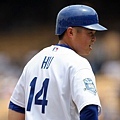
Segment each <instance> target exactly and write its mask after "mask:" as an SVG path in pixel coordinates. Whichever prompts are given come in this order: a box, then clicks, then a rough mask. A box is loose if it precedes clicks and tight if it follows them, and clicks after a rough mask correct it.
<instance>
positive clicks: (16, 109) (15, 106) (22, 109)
mask: <svg viewBox="0 0 120 120" xmlns="http://www.w3.org/2000/svg"><path fill="white" fill-rule="evenodd" d="M9 109H11V110H14V111H16V112H19V113H23V114H25V108H23V107H20V106H18V105H16V104H14V103H13V102H11V101H10V103H9Z"/></svg>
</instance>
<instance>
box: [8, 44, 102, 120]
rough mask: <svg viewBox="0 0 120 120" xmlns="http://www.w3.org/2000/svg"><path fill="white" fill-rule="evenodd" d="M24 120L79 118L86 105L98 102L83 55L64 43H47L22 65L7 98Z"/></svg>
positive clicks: (97, 103)
mask: <svg viewBox="0 0 120 120" xmlns="http://www.w3.org/2000/svg"><path fill="white" fill-rule="evenodd" d="M10 101H11V102H13V103H14V104H16V105H18V106H20V107H22V108H25V120H35V119H36V120H79V113H80V111H81V110H82V109H83V108H84V107H85V106H87V105H98V106H99V107H98V113H100V109H101V105H100V101H99V97H98V93H97V90H96V82H95V76H94V74H93V71H92V68H91V66H90V64H89V62H88V60H87V59H85V58H83V57H81V56H79V55H78V54H77V53H75V52H74V51H73V50H72V49H70V48H69V47H68V46H62V45H51V46H50V47H47V48H44V49H43V50H42V51H40V52H39V53H38V54H36V55H35V56H34V57H33V58H32V59H31V60H30V61H29V62H28V63H27V65H26V66H25V68H24V70H23V72H22V74H21V77H20V79H19V81H18V83H17V85H16V87H15V89H14V92H13V94H12V96H11V99H10Z"/></svg>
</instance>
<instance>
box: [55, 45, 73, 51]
mask: <svg viewBox="0 0 120 120" xmlns="http://www.w3.org/2000/svg"><path fill="white" fill-rule="evenodd" d="M56 45H57V46H61V47H65V48H69V49H71V50H72V48H71V47H70V46H68V45H66V44H56Z"/></svg>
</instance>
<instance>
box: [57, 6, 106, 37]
mask: <svg viewBox="0 0 120 120" xmlns="http://www.w3.org/2000/svg"><path fill="white" fill-rule="evenodd" d="M75 26H76V27H78V26H81V27H84V28H88V29H92V30H96V31H104V30H107V29H106V28H105V27H103V26H102V25H100V24H99V19H98V15H97V12H96V11H95V10H94V9H93V8H91V7H89V6H86V5H70V6H67V7H65V8H63V9H62V10H61V11H60V12H59V13H58V15H57V19H56V30H55V34H56V35H61V34H62V33H63V32H64V31H65V30H66V29H67V28H68V27H75Z"/></svg>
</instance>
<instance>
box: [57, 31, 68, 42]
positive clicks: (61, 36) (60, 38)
mask: <svg viewBox="0 0 120 120" xmlns="http://www.w3.org/2000/svg"><path fill="white" fill-rule="evenodd" d="M65 32H66V31H64V32H63V33H62V34H61V35H58V38H59V40H62V39H63V36H64V34H65Z"/></svg>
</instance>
